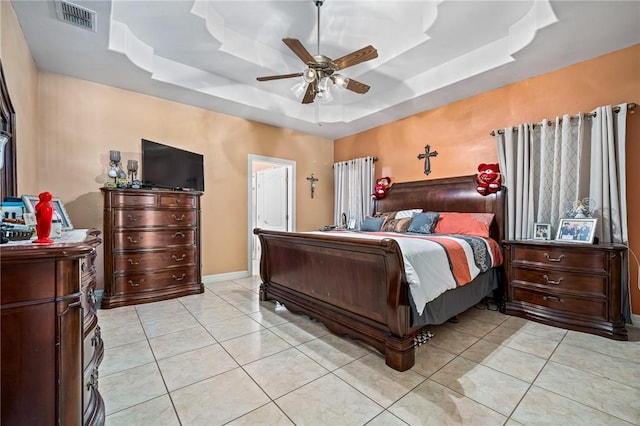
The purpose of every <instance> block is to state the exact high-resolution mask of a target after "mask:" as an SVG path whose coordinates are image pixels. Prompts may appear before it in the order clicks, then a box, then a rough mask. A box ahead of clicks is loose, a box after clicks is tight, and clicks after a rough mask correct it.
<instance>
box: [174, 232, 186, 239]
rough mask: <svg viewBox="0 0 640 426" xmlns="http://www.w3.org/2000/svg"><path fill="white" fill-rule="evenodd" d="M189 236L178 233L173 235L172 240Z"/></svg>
mask: <svg viewBox="0 0 640 426" xmlns="http://www.w3.org/2000/svg"><path fill="white" fill-rule="evenodd" d="M186 236H187V234H185V233H184V232H176V233H175V234H173V237H172V238H175V237H182V238H186Z"/></svg>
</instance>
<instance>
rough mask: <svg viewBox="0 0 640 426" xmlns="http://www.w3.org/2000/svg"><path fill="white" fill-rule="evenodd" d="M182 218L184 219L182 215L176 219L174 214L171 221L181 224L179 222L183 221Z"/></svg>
mask: <svg viewBox="0 0 640 426" xmlns="http://www.w3.org/2000/svg"><path fill="white" fill-rule="evenodd" d="M184 218H185V216H184V215H182V216H180V217H177V216H176V215H175V214H174V215H173V220H175V221H176V222H181V221H183V220H184Z"/></svg>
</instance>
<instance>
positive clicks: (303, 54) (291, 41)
mask: <svg viewBox="0 0 640 426" xmlns="http://www.w3.org/2000/svg"><path fill="white" fill-rule="evenodd" d="M282 41H284V44H286V45H287V47H289V49H291V50H292V51H293V53H295V54H296V56H297V57H298V58H300V59H302V62H304V63H305V64H307V65H310V63H311V64H315V62H316V60H315V58H314V57H313V56H312V55H311V53H309V51H308V50H307V49H306V48H305V47H304V46H303V45H302V43H301V42H300V40H298V39H297V38H283V39H282Z"/></svg>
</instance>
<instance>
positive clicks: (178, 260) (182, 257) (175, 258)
mask: <svg viewBox="0 0 640 426" xmlns="http://www.w3.org/2000/svg"><path fill="white" fill-rule="evenodd" d="M171 257H173V260H175V261H176V262H182V261H183V260H184V258H185V257H186V255H185V254H184V253H182V256H180V257H178V256H176V255H175V254H174V255H173V256H171Z"/></svg>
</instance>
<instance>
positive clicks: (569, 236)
mask: <svg viewBox="0 0 640 426" xmlns="http://www.w3.org/2000/svg"><path fill="white" fill-rule="evenodd" d="M597 221H598V219H560V224H559V225H558V235H557V236H556V240H559V241H567V242H573V243H586V244H592V243H593V236H594V234H595V232H596V223H597Z"/></svg>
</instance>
